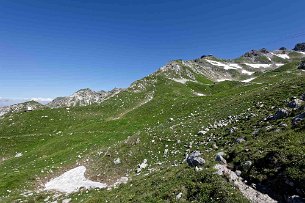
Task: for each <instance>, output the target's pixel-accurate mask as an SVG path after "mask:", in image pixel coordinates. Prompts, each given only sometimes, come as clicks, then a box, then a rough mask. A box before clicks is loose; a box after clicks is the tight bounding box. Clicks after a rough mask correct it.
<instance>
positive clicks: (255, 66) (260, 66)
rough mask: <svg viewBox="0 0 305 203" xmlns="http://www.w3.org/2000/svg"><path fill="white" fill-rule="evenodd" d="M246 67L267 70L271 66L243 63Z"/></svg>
mask: <svg viewBox="0 0 305 203" xmlns="http://www.w3.org/2000/svg"><path fill="white" fill-rule="evenodd" d="M245 64H246V65H247V66H250V67H252V68H269V67H270V66H272V64H254V63H245Z"/></svg>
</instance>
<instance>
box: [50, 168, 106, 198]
mask: <svg viewBox="0 0 305 203" xmlns="http://www.w3.org/2000/svg"><path fill="white" fill-rule="evenodd" d="M85 172H86V167H85V166H78V167H76V168H74V169H71V170H69V171H67V172H65V173H64V174H62V175H60V176H58V177H57V178H54V179H52V180H50V181H49V182H47V183H46V184H45V190H55V191H59V192H64V193H73V192H77V191H78V190H79V189H80V188H86V189H90V188H106V187H107V184H105V183H100V182H94V181H91V180H88V179H86V177H85Z"/></svg>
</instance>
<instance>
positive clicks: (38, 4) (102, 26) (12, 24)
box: [0, 0, 305, 98]
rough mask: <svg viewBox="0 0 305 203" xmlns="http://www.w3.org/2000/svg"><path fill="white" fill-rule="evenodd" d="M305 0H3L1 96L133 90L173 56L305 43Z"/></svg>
mask: <svg viewBox="0 0 305 203" xmlns="http://www.w3.org/2000/svg"><path fill="white" fill-rule="evenodd" d="M304 8H305V1H304V0H294V1H284V0H273V1H262V0H256V1H244V0H234V1H233V0H214V1H203V0H185V1H180V0H167V1H165V0H112V1H106V0H105V1H104V0H99V1H91V0H44V1H41V0H0V97H2V98H32V97H42V98H54V97H56V96H63V95H70V94H71V93H72V92H74V91H76V90H78V89H80V88H85V87H89V88H92V89H94V90H101V89H105V90H109V89H112V88H114V87H127V86H128V85H129V84H130V83H131V82H133V81H134V80H137V79H140V78H141V77H144V76H146V75H147V74H150V73H152V72H154V71H155V70H156V69H157V68H159V67H160V66H162V65H164V64H165V63H167V62H168V61H170V60H172V59H193V58H197V57H200V56H201V55H203V54H213V55H215V56H219V57H223V58H234V57H238V56H240V55H241V54H243V53H244V52H246V51H248V50H250V49H258V48H262V47H266V48H268V49H277V48H279V47H281V46H286V47H288V48H292V47H293V46H294V45H295V44H296V43H297V42H303V41H305V16H304Z"/></svg>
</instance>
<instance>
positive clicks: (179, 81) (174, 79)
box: [171, 78, 192, 84]
mask: <svg viewBox="0 0 305 203" xmlns="http://www.w3.org/2000/svg"><path fill="white" fill-rule="evenodd" d="M171 80H173V81H175V82H178V83H181V84H185V83H186V82H189V81H192V80H189V79H186V78H179V79H178V78H171Z"/></svg>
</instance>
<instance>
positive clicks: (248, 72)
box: [241, 70, 255, 75]
mask: <svg viewBox="0 0 305 203" xmlns="http://www.w3.org/2000/svg"><path fill="white" fill-rule="evenodd" d="M241 73H242V74H247V75H252V74H254V73H255V72H251V71H247V70H242V71H241Z"/></svg>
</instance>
